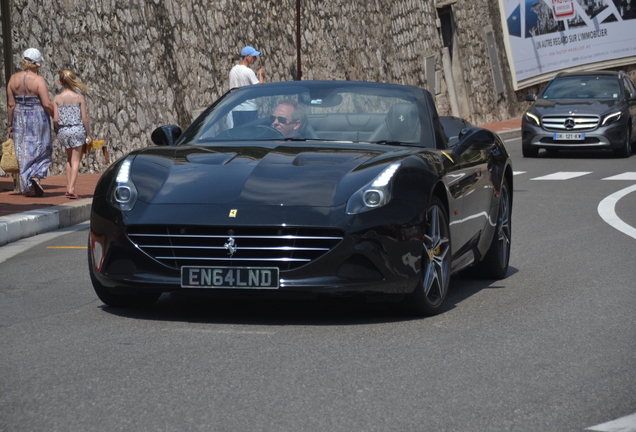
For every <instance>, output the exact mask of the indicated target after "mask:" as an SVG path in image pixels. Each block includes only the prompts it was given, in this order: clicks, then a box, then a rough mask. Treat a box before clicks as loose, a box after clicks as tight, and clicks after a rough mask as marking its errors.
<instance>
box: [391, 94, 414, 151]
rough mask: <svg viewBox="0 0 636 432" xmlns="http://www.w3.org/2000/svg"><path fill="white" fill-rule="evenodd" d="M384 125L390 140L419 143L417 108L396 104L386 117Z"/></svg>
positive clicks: (407, 104) (411, 105) (408, 104)
mask: <svg viewBox="0 0 636 432" xmlns="http://www.w3.org/2000/svg"><path fill="white" fill-rule="evenodd" d="M386 125H387V128H388V129H389V135H390V137H391V140H395V141H402V142H416V141H419V134H420V118H419V113H418V111H417V107H416V106H415V105H413V104H411V103H397V104H395V105H393V106H392V107H391V109H389V112H388V114H387V115H386Z"/></svg>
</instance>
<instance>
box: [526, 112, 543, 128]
mask: <svg viewBox="0 0 636 432" xmlns="http://www.w3.org/2000/svg"><path fill="white" fill-rule="evenodd" d="M526 120H527V121H528V122H530V123H531V124H534V125H535V126H541V121H540V120H539V117H538V116H536V115H534V114H532V113H531V112H527V113H526Z"/></svg>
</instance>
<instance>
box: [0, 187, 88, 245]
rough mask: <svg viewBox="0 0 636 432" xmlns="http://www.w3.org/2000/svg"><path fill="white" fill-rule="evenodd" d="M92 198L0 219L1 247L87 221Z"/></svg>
mask: <svg viewBox="0 0 636 432" xmlns="http://www.w3.org/2000/svg"><path fill="white" fill-rule="evenodd" d="M92 203H93V199H92V198H87V199H83V200H79V201H77V202H73V203H69V204H62V205H57V206H52V207H49V208H46V209H39V210H29V211H27V212H24V213H18V214H15V215H9V216H2V217H0V246H4V245H6V244H8V243H11V242H14V241H17V240H20V239H23V238H27V237H32V236H35V235H38V234H42V233H45V232H49V231H55V230H57V229H60V228H66V227H68V226H71V225H76V224H78V223H82V222H84V221H87V220H88V219H89V218H90V215H91V205H92Z"/></svg>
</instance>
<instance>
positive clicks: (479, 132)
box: [455, 127, 496, 154]
mask: <svg viewBox="0 0 636 432" xmlns="http://www.w3.org/2000/svg"><path fill="white" fill-rule="evenodd" d="M495 142H496V139H495V134H494V133H493V132H491V131H489V130H487V129H481V128H476V127H472V128H466V129H462V131H461V132H460V133H459V143H458V144H457V146H456V150H455V152H456V153H458V154H461V153H463V152H465V151H466V150H468V149H471V150H488V149H489V148H492V146H493V145H494V144H495Z"/></svg>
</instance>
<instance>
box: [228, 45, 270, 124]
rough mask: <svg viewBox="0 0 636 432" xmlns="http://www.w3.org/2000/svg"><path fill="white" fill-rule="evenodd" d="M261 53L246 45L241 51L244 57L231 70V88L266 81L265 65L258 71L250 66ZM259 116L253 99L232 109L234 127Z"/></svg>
mask: <svg viewBox="0 0 636 432" xmlns="http://www.w3.org/2000/svg"><path fill="white" fill-rule="evenodd" d="M259 54H260V52H259V51H256V50H255V49H254V48H253V47H251V46H246V47H245V48H243V50H242V51H241V57H243V59H242V60H241V62H240V63H239V64H237V65H236V66H234V67H233V68H232V70H230V88H231V89H232V88H235V87H243V86H246V85H252V84H263V83H264V82H265V80H264V78H263V77H264V75H265V68H264V67H262V66H261V67H260V68H258V70H257V72H256V73H254V71H253V70H252V69H251V68H250V66H252V65H253V64H254V63H256V60H257V58H256V57H258V55H259ZM257 118H258V107H257V106H256V104H255V103H254V101H251V100H248V101H245V102H243V103H242V104H241V105H239V106H237V107H236V108H234V110H232V120H233V126H234V127H236V126H239V125H241V124H243V123H247V122H250V121H252V120H256V119H257Z"/></svg>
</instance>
